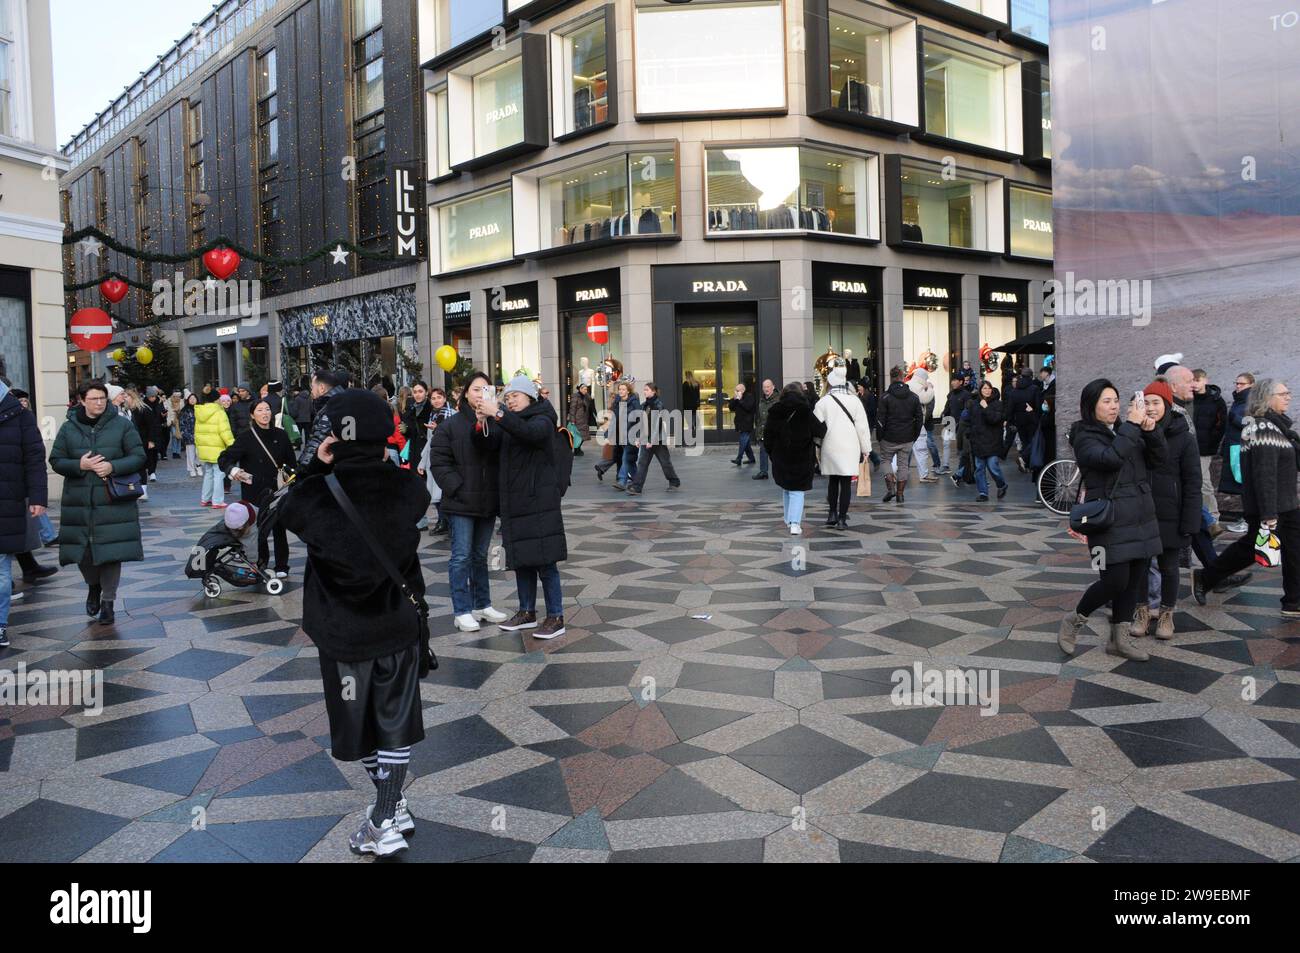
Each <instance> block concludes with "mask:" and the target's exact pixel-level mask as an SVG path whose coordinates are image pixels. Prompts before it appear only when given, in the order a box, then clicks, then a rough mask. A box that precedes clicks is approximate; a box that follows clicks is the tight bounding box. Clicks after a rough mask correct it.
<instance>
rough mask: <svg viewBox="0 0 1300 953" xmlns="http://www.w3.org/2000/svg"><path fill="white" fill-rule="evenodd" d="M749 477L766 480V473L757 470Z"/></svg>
mask: <svg viewBox="0 0 1300 953" xmlns="http://www.w3.org/2000/svg"><path fill="white" fill-rule="evenodd" d="M750 479H751V480H766V479H767V474H766V473H763V472H762V471H759V472H758V473H755V474H754V475H753V476H752V477H750Z"/></svg>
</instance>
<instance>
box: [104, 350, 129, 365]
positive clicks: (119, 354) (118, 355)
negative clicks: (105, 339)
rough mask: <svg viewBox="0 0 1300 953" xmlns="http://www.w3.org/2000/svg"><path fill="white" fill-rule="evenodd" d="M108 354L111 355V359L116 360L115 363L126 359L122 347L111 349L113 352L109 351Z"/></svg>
mask: <svg viewBox="0 0 1300 953" xmlns="http://www.w3.org/2000/svg"><path fill="white" fill-rule="evenodd" d="M108 356H109V357H111V358H112V359H113V360H115V361H117V363H119V364H121V363H122V362H123V361H125V360H126V351H124V350H123V349H122V348H120V347H119V348H116V349H115V350H113V352H112V353H110V354H109V355H108Z"/></svg>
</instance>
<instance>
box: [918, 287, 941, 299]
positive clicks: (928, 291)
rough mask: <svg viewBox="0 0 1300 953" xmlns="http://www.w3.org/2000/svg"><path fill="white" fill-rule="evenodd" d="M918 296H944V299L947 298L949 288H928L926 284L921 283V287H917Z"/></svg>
mask: <svg viewBox="0 0 1300 953" xmlns="http://www.w3.org/2000/svg"><path fill="white" fill-rule="evenodd" d="M916 296H917V297H918V298H943V299H944V300H947V298H948V289H947V288H928V287H926V286H925V285H921V286H920V287H919V288H917V289H916Z"/></svg>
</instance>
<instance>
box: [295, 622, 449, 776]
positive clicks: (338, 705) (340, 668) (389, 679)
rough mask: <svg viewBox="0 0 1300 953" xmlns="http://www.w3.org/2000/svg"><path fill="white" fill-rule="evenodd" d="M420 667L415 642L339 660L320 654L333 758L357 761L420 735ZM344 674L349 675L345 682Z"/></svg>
mask: <svg viewBox="0 0 1300 953" xmlns="http://www.w3.org/2000/svg"><path fill="white" fill-rule="evenodd" d="M419 667H420V648H419V645H418V644H412V645H411V646H409V647H408V648H405V649H403V650H402V651H400V652H397V653H395V654H393V655H385V656H383V657H382V658H377V659H369V660H368V661H365V662H340V661H337V660H336V659H332V658H327V657H326V656H325V655H323V654H322V655H321V657H320V675H321V681H323V682H324V683H325V712H326V714H327V715H328V716H329V722H330V747H331V749H332V751H331V754H333V756H334V757H335V758H337V759H338V760H339V761H360V760H361V759H362V758H364V757H365V756H366V755H368V754H371V753H372V752H375V751H378V750H380V749H385V750H388V749H393V748H402V747H405V746H406V745H413V744H416V743H417V742H420V741H423V740H424V709H423V705H422V704H421V702H420V671H419ZM347 678H351V681H350V682H345V681H344V679H347ZM345 693H346V694H345Z"/></svg>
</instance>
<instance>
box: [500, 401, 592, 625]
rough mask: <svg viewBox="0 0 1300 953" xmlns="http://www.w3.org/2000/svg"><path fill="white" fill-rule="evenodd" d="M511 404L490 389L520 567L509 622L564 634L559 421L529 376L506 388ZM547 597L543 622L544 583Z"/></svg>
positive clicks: (507, 540) (511, 554)
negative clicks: (540, 603) (540, 613)
mask: <svg viewBox="0 0 1300 953" xmlns="http://www.w3.org/2000/svg"><path fill="white" fill-rule="evenodd" d="M504 396H505V406H504V407H503V406H500V405H499V404H498V403H497V402H496V400H495V399H494V398H493V397H492V396H490V395H487V394H484V395H483V396H481V397H480V399H479V403H478V410H479V411H480V412H481V413H482V414H483V416H484V417H485V418H487V419H489V420H490V419H495V420H496V421H497V423H498V425H499V426H500V428H501V453H500V460H501V463H500V489H501V539H502V541H503V542H504V544H505V550H506V565H507V566H509V567H510V568H511V569H513V570H514V571H515V585H516V588H517V590H518V593H519V611H518V612H516V613H515V614H514V615H513V616H512V617H511V618H510V619H509V620H507V621H505V622H502V623H501V628H502V629H504V630H506V631H507V632H516V631H520V630H522V629H533V630H534V631H533V633H532V635H533V638H535V639H553V638H555V637H556V636H560V635H563V634H564V631H565V629H564V593H563V590H562V589H561V588H560V569H559V564H560V563H562V562H564V560H566V559H568V556H569V552H568V543H567V541H566V539H565V535H564V514H563V513H562V512H561V510H560V498H561V495H562V491H561V489H560V483H559V472H558V470H557V469H556V463H555V452H556V449H555V440H556V438H555V429H556V426H557V419H556V416H555V408H553V407H552V406H551V403H550V401H546V400H538V399H537V387H536V385H535V384H534V383H533V382H532V381H530V380H529V379H528V378H527V377H524V376H523V375H519V376H517V377H515V378H514V379H513V380H512V381H511V382H510V383H509V384H507V385H506V388H505V395H504ZM539 578H540V580H541V583H542V592H543V594H544V596H545V599H546V618H545V619H544V620H543V621H542V623H541V625H538V624H537V582H538V579H539Z"/></svg>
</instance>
